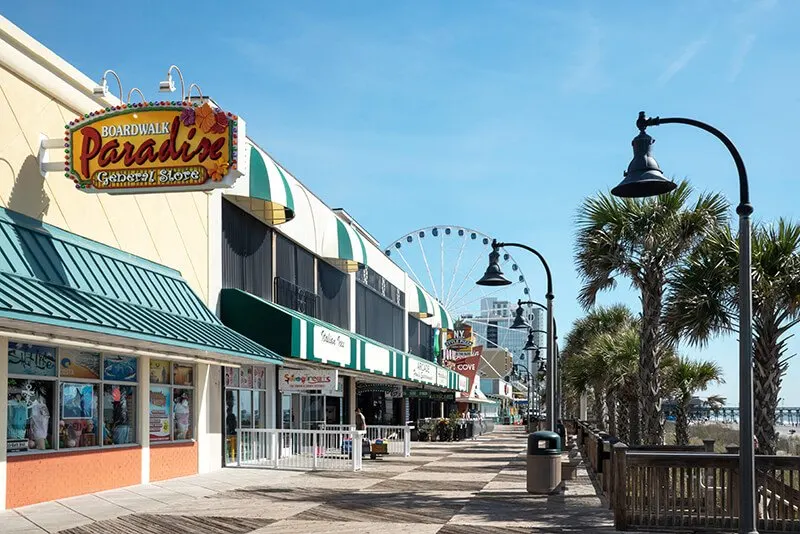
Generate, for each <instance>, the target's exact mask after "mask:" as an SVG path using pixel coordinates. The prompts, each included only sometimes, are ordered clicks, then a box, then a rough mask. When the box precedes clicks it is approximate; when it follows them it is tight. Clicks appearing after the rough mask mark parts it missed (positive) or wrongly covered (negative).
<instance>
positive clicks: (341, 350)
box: [309, 325, 352, 383]
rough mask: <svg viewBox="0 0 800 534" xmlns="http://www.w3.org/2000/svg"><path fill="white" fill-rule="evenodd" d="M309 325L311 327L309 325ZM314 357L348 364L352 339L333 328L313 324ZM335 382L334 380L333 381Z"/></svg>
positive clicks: (328, 361)
mask: <svg viewBox="0 0 800 534" xmlns="http://www.w3.org/2000/svg"><path fill="white" fill-rule="evenodd" d="M309 327H311V326H310V325H309ZM313 328H314V357H315V358H319V359H320V360H322V361H324V362H326V363H331V362H333V363H338V364H339V365H348V364H349V363H350V343H352V340H351V339H350V338H349V337H347V336H345V335H344V334H340V333H339V332H334V331H333V330H328V329H327V328H323V327H321V326H317V325H314V326H313ZM334 383H335V382H334Z"/></svg>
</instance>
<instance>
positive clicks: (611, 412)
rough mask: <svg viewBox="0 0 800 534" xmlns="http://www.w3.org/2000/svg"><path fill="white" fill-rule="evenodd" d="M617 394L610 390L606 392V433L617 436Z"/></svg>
mask: <svg viewBox="0 0 800 534" xmlns="http://www.w3.org/2000/svg"><path fill="white" fill-rule="evenodd" d="M616 404H617V394H616V393H615V392H614V391H613V390H611V391H608V392H606V414H607V415H608V433H609V434H611V435H612V436H615V437H617V409H616Z"/></svg>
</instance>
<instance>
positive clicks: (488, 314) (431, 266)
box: [384, 225, 530, 347]
mask: <svg viewBox="0 0 800 534" xmlns="http://www.w3.org/2000/svg"><path fill="white" fill-rule="evenodd" d="M491 250H492V238H491V237H490V236H488V235H486V234H484V233H483V232H479V231H478V230H473V229H471V228H465V227H462V226H455V225H441V226H429V227H427V228H420V229H418V230H414V231H413V232H410V233H408V234H405V235H404V236H402V237H400V238H398V239H396V240H395V241H393V242H392V243H391V245H389V246H388V247H387V248H386V250H385V251H384V252H385V254H386V255H387V256H389V257H390V258H391V259H393V260H394V261H395V263H397V264H398V265H399V266H400V267H401V268H403V269H404V270H405V271H406V272H407V273H408V275H409V276H410V277H411V279H412V280H413V281H414V282H415V283H416V284H417V285H419V286H420V287H421V288H422V289H424V290H425V291H427V292H428V294H430V295H431V296H433V297H434V298H435V299H436V300H437V301H439V303H440V304H441V305H442V306H443V307H444V308H445V309H446V310H447V311H448V312H449V313H450V315H451V316H452V317H453V319H454V320H461V321H463V322H465V323H467V324H471V325H472V326H473V332H474V333H475V335H476V337H478V338H479V339H478V341H479V342H486V341H488V340H487V339H480V338H481V337H484V338H485V337H486V335H487V328H486V327H487V326H492V327H494V328H493V329H492V330H493V331H494V332H495V333H496V334H491V337H494V335H496V338H497V339H496V340H495V339H494V338H493V339H492V341H493V342H494V343H496V344H497V345H498V346H500V347H506V346H507V343H506V341H507V340H510V338H512V337H514V338H518V337H519V335H520V331H519V330H511V329H510V328H509V326H510V320H507V318H509V315H510V316H511V318H513V313H514V309H515V308H516V306H517V304H516V303H517V300H520V299H522V300H529V295H530V288H529V287H528V283H527V280H526V278H525V275H524V274H523V272H522V269H521V267H520V266H519V264H518V263H517V262H516V260H514V257H513V256H512V255H511V253H509V252H508V251H507V250H505V249H502V248H501V249H500V250H499V252H500V267H501V269H502V270H503V273H504V274H505V276H506V278H508V280H509V281H511V284H509V285H506V286H495V287H484V286H479V285H477V284H476V283H475V282H476V281H477V280H478V279H479V278H480V277H481V276H483V273H484V271H485V269H486V266H487V264H488V258H489V252H491ZM525 335H527V333H525Z"/></svg>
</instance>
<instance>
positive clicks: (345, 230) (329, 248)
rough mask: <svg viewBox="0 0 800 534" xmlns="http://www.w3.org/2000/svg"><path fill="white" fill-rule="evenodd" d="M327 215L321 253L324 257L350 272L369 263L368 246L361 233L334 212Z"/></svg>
mask: <svg viewBox="0 0 800 534" xmlns="http://www.w3.org/2000/svg"><path fill="white" fill-rule="evenodd" d="M326 215H327V216H326V219H327V220H326V221H324V223H323V224H324V227H323V230H322V232H323V233H322V251H321V254H320V255H321V256H322V257H323V259H325V261H327V262H328V263H331V264H332V265H335V266H336V267H338V268H339V269H341V270H343V271H345V272H348V273H353V272H356V271H357V270H359V268H361V266H362V265H367V247H366V245H364V239H363V238H362V237H361V235H360V234H359V233H358V232H357V231H356V230H355V229H354V228H353V227H352V226H350V225H349V224H347V223H346V222H344V221H342V220H341V219H340V218H339V217H337V216H336V215H334V214H333V213H330V214H326Z"/></svg>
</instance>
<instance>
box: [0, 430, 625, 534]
mask: <svg viewBox="0 0 800 534" xmlns="http://www.w3.org/2000/svg"><path fill="white" fill-rule="evenodd" d="M524 438H525V435H524V434H523V433H522V432H521V431H519V430H516V429H510V428H500V429H498V431H496V432H495V433H493V434H491V435H489V436H484V437H483V438H481V439H479V440H477V441H467V442H461V443H441V444H439V443H415V444H414V446H413V455H412V456H411V457H410V458H387V459H385V460H382V461H381V460H378V461H375V462H365V468H364V471H362V472H360V473H332V472H316V473H293V472H285V471H271V470H256V469H226V470H222V471H219V472H216V473H212V474H207V475H201V476H196V477H189V478H184V479H178V480H173V481H168V482H162V483H158V484H152V485H146V486H136V487H132V488H127V489H122V490H113V491H107V492H102V493H98V494H96V495H88V496H84V497H76V498H71V499H64V500H63V501H58V502H53V503H46V504H42V505H34V506H30V507H26V508H21V509H18V510H16V511H11V512H6V513H5V514H3V515H0V532H15V533H37V534H41V533H42V532H59V531H60V532H63V533H65V534H95V533H96V534H123V533H124V534H129V533H131V534H133V533H145V532H146V533H150V534H161V533H165V534H166V533H170V534H184V533H185V534H189V533H196V532H203V533H209V534H244V533H253V534H268V533H269V534H278V533H291V534H297V533H355V532H363V533H373V532H374V533H388V532H391V533H405V532H408V533H412V532H413V533H414V534H428V533H430V534H433V533H439V534H460V533H483V534H492V533H501V532H509V533H512V532H531V531H532V530H533V531H535V532H613V528H612V527H611V524H612V521H611V513H610V512H609V511H608V509H607V507H606V506H604V505H603V504H602V503H601V501H600V499H599V498H598V497H597V496H596V494H595V491H594V487H593V486H592V484H591V482H590V481H589V479H588V477H587V475H586V471H585V470H580V477H579V480H577V481H574V482H572V483H570V485H569V487H568V489H567V491H566V493H565V494H564V495H558V496H552V497H534V496H531V495H529V494H528V493H527V492H526V491H525V456H524V454H525V452H524V446H525V439H524Z"/></svg>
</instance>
